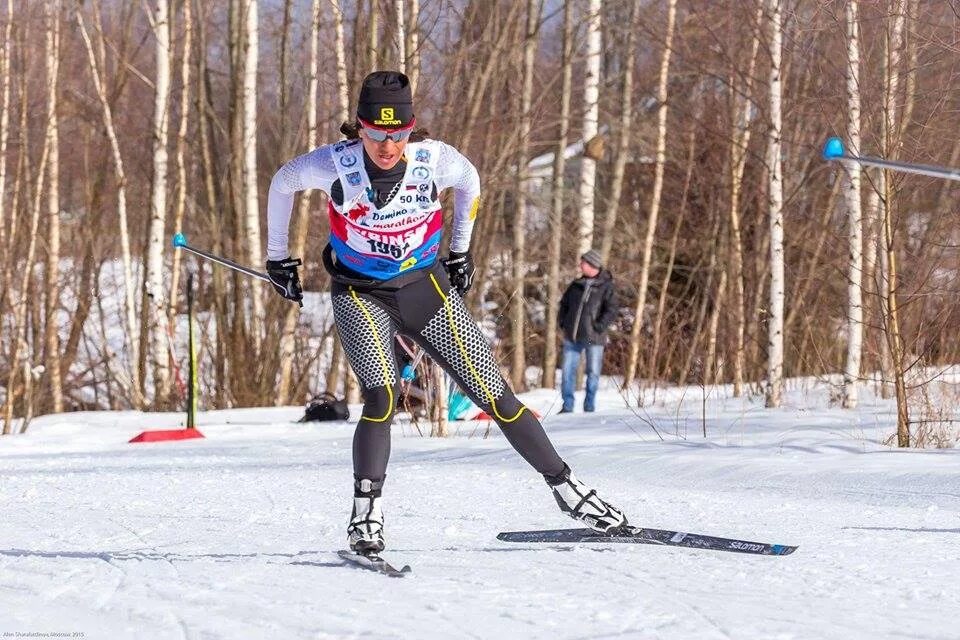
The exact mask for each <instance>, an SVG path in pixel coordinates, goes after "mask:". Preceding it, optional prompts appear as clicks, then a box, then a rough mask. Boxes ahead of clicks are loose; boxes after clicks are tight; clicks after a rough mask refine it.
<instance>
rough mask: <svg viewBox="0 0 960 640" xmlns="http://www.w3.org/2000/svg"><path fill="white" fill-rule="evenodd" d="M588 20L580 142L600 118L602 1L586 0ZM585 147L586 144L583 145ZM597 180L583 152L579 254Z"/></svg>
mask: <svg viewBox="0 0 960 640" xmlns="http://www.w3.org/2000/svg"><path fill="white" fill-rule="evenodd" d="M587 6H588V8H587V11H588V15H587V16H586V22H587V53H586V63H585V64H586V70H585V77H584V80H583V108H584V113H583V132H582V136H583V141H584V143H585V144H586V143H587V142H589V141H591V140H592V139H594V138H595V137H596V136H597V131H598V129H599V118H600V59H601V57H602V54H603V52H602V46H603V43H602V38H601V27H602V24H603V15H602V13H603V12H602V8H603V7H602V3H601V0H589V2H588V5H587ZM584 150H586V147H584ZM596 180H597V161H596V159H594V158H591V157H589V156H588V155H587V154H586V153H584V154H583V155H582V156H581V158H580V216H579V220H580V229H579V232H578V237H577V242H578V253H584V252H586V251H587V250H589V249H590V248H591V247H592V246H593V216H594V211H593V199H594V188H595V186H596Z"/></svg>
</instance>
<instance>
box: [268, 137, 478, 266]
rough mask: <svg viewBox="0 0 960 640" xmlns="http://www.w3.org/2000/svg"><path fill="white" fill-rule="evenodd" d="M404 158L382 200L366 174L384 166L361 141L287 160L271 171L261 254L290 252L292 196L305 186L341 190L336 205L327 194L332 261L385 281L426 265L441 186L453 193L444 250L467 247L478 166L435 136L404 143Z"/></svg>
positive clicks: (435, 239) (436, 235)
mask: <svg viewBox="0 0 960 640" xmlns="http://www.w3.org/2000/svg"><path fill="white" fill-rule="evenodd" d="M404 160H405V161H406V171H405V173H404V174H403V176H402V179H401V180H400V182H399V183H397V186H396V188H395V189H394V191H393V192H392V197H391V198H389V199H388V201H387V202H385V203H383V202H382V200H383V198H379V199H378V198H377V197H376V195H377V194H376V192H375V191H374V190H373V189H372V188H371V177H373V178H374V179H376V177H377V176H376V174H375V172H378V171H382V170H380V169H378V168H376V167H375V166H373V165H372V163H366V162H364V154H363V151H362V144H361V143H360V142H359V141H341V142H338V143H335V144H329V145H325V146H322V147H319V148H317V149H314V150H313V151H310V152H308V153H305V154H303V155H302V156H299V157H297V158H294V159H293V160H291V161H290V162H288V163H287V164H285V165H284V166H283V167H281V168H280V170H279V171H277V173H276V174H275V175H274V177H273V180H272V181H271V183H270V194H269V196H268V198H267V257H268V258H269V259H271V260H282V259H284V258H286V257H287V256H289V255H290V253H289V248H288V229H289V225H290V215H291V212H292V210H293V196H294V194H295V193H296V192H297V191H302V190H304V189H320V190H321V191H323V192H325V193H326V194H327V195H328V196H329V195H331V192H332V191H336V192H337V195H340V194H341V193H342V195H343V197H342V200H341V201H340V202H339V203H337V202H334V201H333V199H332V198H331V203H330V207H329V211H328V213H329V216H330V241H331V244H332V245H333V248H334V251H335V253H336V254H337V258H338V261H342V262H344V264H346V265H347V266H348V267H349V268H351V269H352V270H354V271H358V272H360V273H364V274H367V275H370V276H372V277H376V278H380V279H386V278H388V277H392V276H393V275H396V274H397V273H399V272H401V271H404V270H406V269H409V268H424V267H426V266H429V265H430V264H432V263H433V261H434V260H435V259H436V252H437V249H438V247H439V242H440V237H441V235H442V227H443V215H442V211H441V210H440V205H439V197H438V196H439V193H440V192H442V191H443V190H444V189H447V188H451V189H453V192H454V193H453V228H452V231H451V238H450V250H451V251H456V252H461V253H462V252H465V251H467V250H468V249H469V247H470V237H471V235H472V233H473V224H474V220H475V218H476V215H477V208H478V205H479V196H480V176H479V174H478V173H477V170H476V168H475V167H474V166H473V164H472V163H471V162H470V161H469V160H468V159H467V158H466V157H464V156H463V154H461V153H460V152H459V151H457V150H456V149H455V148H453V147H452V146H450V145H448V144H446V143H443V142H440V141H439V140H424V141H422V142H410V143H408V144H407V147H406V149H405V152H404ZM368 168H369V170H370V173H371V174H374V175H373V176H371V175H368ZM337 182H339V184H338V185H337V188H334V184H335V183H337ZM378 201H379V202H381V204H382V206H379V207H378V206H377V202H378Z"/></svg>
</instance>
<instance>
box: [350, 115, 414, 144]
mask: <svg viewBox="0 0 960 640" xmlns="http://www.w3.org/2000/svg"><path fill="white" fill-rule="evenodd" d="M358 120H359V118H358ZM360 125H361V126H362V127H363V130H364V131H365V132H366V134H367V137H368V138H370V139H371V140H373V141H374V142H384V141H386V140H388V139H389V140H393V141H394V142H403V141H404V140H406V139H407V138H409V137H410V134H411V133H413V125H414V123H413V122H411V123H410V124H408V125H407V126H406V127H404V128H403V129H395V130H393V131H387V130H386V129H377V128H375V127H373V126H371V125H369V124H367V123H366V122H364V121H363V120H360Z"/></svg>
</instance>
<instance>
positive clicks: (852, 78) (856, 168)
mask: <svg viewBox="0 0 960 640" xmlns="http://www.w3.org/2000/svg"><path fill="white" fill-rule="evenodd" d="M857 4H858V3H857V0H847V2H846V5H845V13H844V15H845V22H846V30H847V64H846V80H847V144H848V145H849V146H850V153H853V154H855V155H860V153H861V150H860V23H859V15H858V13H859V12H858V6H857ZM846 170H847V171H846V178H847V179H846V185H845V188H844V191H843V197H844V202H845V204H846V209H847V227H848V229H847V234H848V235H847V238H848V247H849V248H848V258H849V260H850V264H849V265H848V268H847V274H848V275H847V278H848V283H847V357H846V363H845V366H844V375H843V406H844V408H847V409H853V408H855V407H856V406H857V400H858V383H859V380H860V359H861V354H862V352H863V209H862V205H861V201H860V179H861V174H862V168H861V166H860V163H858V162H849V163H846Z"/></svg>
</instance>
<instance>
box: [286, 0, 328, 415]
mask: <svg viewBox="0 0 960 640" xmlns="http://www.w3.org/2000/svg"><path fill="white" fill-rule="evenodd" d="M311 16H312V19H311V21H310V62H309V69H310V75H309V78H310V79H309V81H308V84H307V103H306V105H305V107H304V108H305V110H306V112H307V118H306V120H307V148H308V149H313V148H314V147H315V146H316V145H317V94H318V92H319V77H318V75H317V70H318V69H319V58H320V49H319V40H320V0H313V1H312V4H311ZM310 193H311V192H310V191H304V192H302V193H301V194H300V206H299V209H298V212H297V226H296V231H295V232H294V240H293V244H294V247H293V253H294V255H296V256H302V255H303V252H304V249H305V246H306V240H307V222H308V221H309V219H310ZM287 306H288V309H287V312H286V315H285V317H284V320H283V333H282V337H281V339H280V384H279V386H278V388H277V395H276V399H275V403H276V405H277V406H283V405H285V404H289V403H290V401H291V397H290V390H291V388H292V386H293V383H292V380H293V357H294V347H295V334H296V328H297V321H298V320H299V318H300V309H299V307H296V306H294V305H287Z"/></svg>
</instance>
